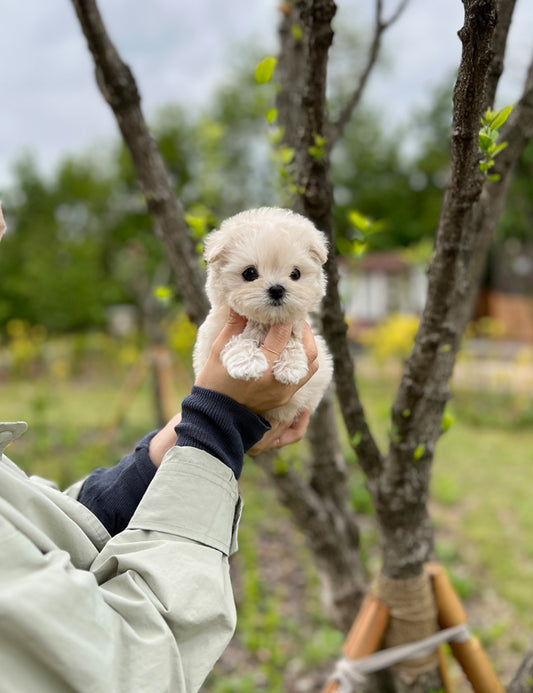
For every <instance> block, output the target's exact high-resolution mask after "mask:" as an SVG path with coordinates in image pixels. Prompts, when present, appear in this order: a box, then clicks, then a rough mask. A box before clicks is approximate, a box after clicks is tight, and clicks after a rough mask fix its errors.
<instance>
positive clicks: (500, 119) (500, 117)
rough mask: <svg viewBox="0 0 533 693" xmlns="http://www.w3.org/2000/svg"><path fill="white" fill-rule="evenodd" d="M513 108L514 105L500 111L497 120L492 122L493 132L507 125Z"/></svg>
mask: <svg viewBox="0 0 533 693" xmlns="http://www.w3.org/2000/svg"><path fill="white" fill-rule="evenodd" d="M513 108H514V105H512V106H507V108H504V109H503V110H502V111H498V112H497V113H496V114H495V118H494V119H493V120H492V122H491V124H490V127H491V130H497V129H498V128H501V126H502V125H503V124H504V123H505V121H506V120H507V118H508V117H509V115H510V113H511V111H512V110H513Z"/></svg>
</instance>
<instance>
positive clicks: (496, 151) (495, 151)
mask: <svg viewBox="0 0 533 693" xmlns="http://www.w3.org/2000/svg"><path fill="white" fill-rule="evenodd" d="M508 144H509V143H508V142H502V143H501V144H498V145H497V146H496V147H494V149H493V150H492V151H491V153H490V155H491V156H496V154H499V153H500V152H501V151H502V149H505V147H507V145H508Z"/></svg>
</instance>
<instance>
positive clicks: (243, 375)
mask: <svg viewBox="0 0 533 693" xmlns="http://www.w3.org/2000/svg"><path fill="white" fill-rule="evenodd" d="M220 356H221V359H222V364H223V366H224V367H225V369H226V370H227V371H228V373H229V374H230V375H231V377H232V378H236V379H237V380H258V379H259V378H260V377H261V376H262V375H263V373H264V372H265V371H266V369H267V368H268V361H267V360H266V357H265V355H264V354H263V352H262V351H261V349H260V348H259V347H258V346H257V344H256V342H255V341H254V340H252V339H239V338H238V337H237V338H236V337H234V338H233V339H231V340H230V341H229V342H228V344H227V345H226V346H225V347H224V349H223V350H222V353H221V355H220Z"/></svg>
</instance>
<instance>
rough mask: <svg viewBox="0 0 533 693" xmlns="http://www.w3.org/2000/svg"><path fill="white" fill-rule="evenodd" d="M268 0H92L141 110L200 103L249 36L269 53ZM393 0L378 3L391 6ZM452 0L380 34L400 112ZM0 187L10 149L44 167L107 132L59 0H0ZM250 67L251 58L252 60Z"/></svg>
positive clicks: (450, 45) (111, 127)
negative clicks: (131, 77)
mask: <svg viewBox="0 0 533 693" xmlns="http://www.w3.org/2000/svg"><path fill="white" fill-rule="evenodd" d="M278 4H279V3H278V1H277V0H231V1H230V2H224V1H223V0H193V1H192V2H191V0H187V1H185V0H151V1H150V2H147V0H100V2H99V6H100V8H101V11H102V13H103V15H104V19H105V21H106V24H107V27H108V31H109V33H110V35H111V38H112V40H113V41H114V42H115V44H116V46H117V48H118V50H119V52H120V54H121V56H122V58H123V59H124V60H125V62H127V63H128V64H129V65H130V67H131V68H132V69H133V73H134V75H135V77H136V80H137V83H138V85H139V87H140V91H141V94H142V98H143V105H144V110H145V113H146V115H147V116H148V117H149V116H150V114H151V113H153V112H154V110H156V109H157V108H158V107H159V106H161V105H163V104H164V103H168V102H170V101H182V102H184V103H189V104H191V103H194V104H202V103H206V102H208V100H209V95H210V94H211V93H212V92H213V90H214V89H215V88H216V85H217V84H219V83H220V81H221V80H224V79H227V77H228V69H229V68H228V65H229V63H230V60H228V56H229V55H230V54H231V53H233V58H232V59H235V57H236V56H237V57H238V52H239V51H238V46H239V45H240V44H241V45H242V44H243V43H251V42H253V43H254V44H255V45H258V46H262V47H264V51H265V55H266V54H268V53H275V52H276V29H277V23H278V17H277V11H276V7H277V5H278ZM373 4H374V3H373V1H372V0H338V2H337V5H338V8H339V10H338V13H337V18H336V21H337V22H341V23H342V22H344V23H346V24H351V25H354V24H356V23H357V24H359V25H361V24H362V25H363V26H365V23H364V21H363V19H364V18H366V19H368V22H370V19H371V8H372V7H373ZM395 5H396V0H394V1H392V0H389V1H388V2H386V6H389V7H391V8H392V7H394V6H395ZM462 12H463V7H462V2H461V0H411V3H410V5H409V8H408V10H407V11H406V12H405V14H404V15H403V16H402V19H401V20H400V21H399V22H398V24H397V25H396V26H394V28H393V29H391V30H390V32H389V33H388V34H387V36H386V40H385V46H386V52H387V54H388V56H389V65H388V67H387V70H386V71H385V70H382V71H380V72H379V73H377V74H376V75H375V76H374V79H373V80H372V82H371V85H370V95H371V98H372V100H373V101H374V102H375V103H377V104H378V105H380V106H381V107H382V108H383V109H387V108H391V107H393V108H394V112H395V113H403V114H406V115H407V114H408V113H409V112H410V111H411V110H412V109H413V108H418V107H420V106H422V105H424V104H425V103H427V101H428V98H430V96H431V94H432V90H433V88H434V87H435V86H436V85H439V84H442V82H443V80H444V79H445V77H446V76H448V75H450V74H451V72H452V71H453V70H454V69H455V68H456V67H457V65H458V61H459V57H460V49H461V46H460V42H459V39H458V37H457V31H458V29H459V28H460V27H461V25H462V19H463V13H462ZM0 28H1V36H2V38H1V40H0V55H1V60H2V62H1V65H2V67H1V69H0V75H1V88H2V106H1V109H0V190H1V189H2V188H3V187H5V186H6V185H8V184H9V181H10V173H9V172H10V169H11V166H12V164H13V162H14V160H15V159H16V158H17V157H18V156H20V155H21V154H22V153H23V152H25V151H32V152H33V153H34V154H35V155H36V157H37V161H38V163H39V165H40V167H41V169H42V170H43V171H49V170H52V168H53V166H54V164H55V163H56V162H57V161H58V159H59V158H60V157H62V156H64V155H65V154H66V153H76V152H82V151H84V150H86V149H87V148H89V147H95V146H103V147H105V144H106V142H109V141H110V140H111V139H112V138H113V137H114V136H116V133H117V128H116V125H115V122H114V120H113V117H112V114H111V112H110V110H109V107H108V106H107V104H105V102H104V101H103V99H102V97H101V96H100V94H99V92H98V90H97V87H96V85H95V81H94V76H93V68H92V63H91V60H90V56H89V53H88V50H87V48H86V44H85V39H84V37H83V35H82V34H81V31H80V28H79V25H78V23H77V19H76V17H75V14H74V10H73V8H72V6H71V3H70V1H69V0H45V1H44V2H43V1H42V0H0ZM510 39H511V45H510V50H509V54H508V60H507V67H506V72H505V74H504V78H505V79H504V83H503V90H501V91H500V94H501V98H502V99H503V100H504V101H505V102H506V103H508V102H511V101H512V100H514V99H515V98H516V97H517V95H518V94H519V91H520V86H521V84H522V82H523V79H524V77H525V70H526V67H527V65H528V63H529V61H530V59H531V57H532V55H533V2H532V0H517V9H516V11H515V19H514V22H513V26H512V30H511V35H510ZM252 68H253V66H252Z"/></svg>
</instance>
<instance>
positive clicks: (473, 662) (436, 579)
mask: <svg viewBox="0 0 533 693" xmlns="http://www.w3.org/2000/svg"><path fill="white" fill-rule="evenodd" d="M426 570H427V572H428V573H429V575H430V577H431V578H432V581H433V591H434V593H435V601H436V603H437V611H438V618H439V625H440V627H441V628H452V627H453V626H460V625H462V624H463V623H466V622H467V618H466V612H465V610H464V608H463V605H462V604H461V601H460V599H459V597H458V596H457V594H456V592H455V590H454V589H453V586H452V584H451V582H450V581H449V579H448V576H447V574H446V572H445V571H444V570H443V568H442V566H440V565H439V564H438V563H428V564H427V566H426ZM450 647H451V650H452V652H453V656H454V657H455V659H456V660H457V661H458V662H459V664H460V666H461V668H462V670H463V671H464V673H465V675H466V677H467V678H468V680H469V681H470V683H471V685H472V688H473V689H474V691H475V693H505V691H504V689H503V687H502V685H501V684H500V682H499V681H498V679H497V678H496V674H495V673H494V670H493V669H492V665H491V663H490V662H489V659H488V657H487V655H486V654H485V652H484V650H483V648H482V647H481V644H480V642H479V640H478V639H477V638H475V637H473V636H472V637H470V638H469V639H468V640H466V641H465V642H460V643H459V642H451V643H450Z"/></svg>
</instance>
